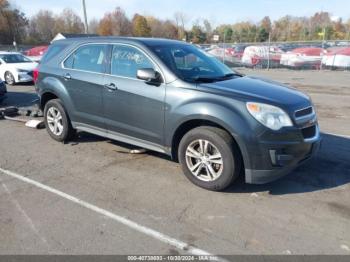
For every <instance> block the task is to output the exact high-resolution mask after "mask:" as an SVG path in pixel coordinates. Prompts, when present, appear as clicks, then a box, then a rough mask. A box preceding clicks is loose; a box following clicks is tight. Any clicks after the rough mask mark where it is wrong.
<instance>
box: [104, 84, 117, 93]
mask: <svg viewBox="0 0 350 262" xmlns="http://www.w3.org/2000/svg"><path fill="white" fill-rule="evenodd" d="M105 87H106V88H107V89H108V90H110V91H115V90H118V87H117V86H116V85H115V84H114V83H110V84H106V85H105Z"/></svg>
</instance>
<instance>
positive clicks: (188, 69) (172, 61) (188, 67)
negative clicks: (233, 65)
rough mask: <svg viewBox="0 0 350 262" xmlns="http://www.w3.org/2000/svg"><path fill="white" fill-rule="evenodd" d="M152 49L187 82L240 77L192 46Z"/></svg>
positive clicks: (152, 47) (153, 47)
mask: <svg viewBox="0 0 350 262" xmlns="http://www.w3.org/2000/svg"><path fill="white" fill-rule="evenodd" d="M150 48H151V49H152V51H153V52H154V53H155V54H156V55H157V56H158V57H159V58H160V59H161V60H162V61H163V62H164V63H165V64H166V66H167V67H168V68H169V69H170V70H171V71H172V72H173V73H174V74H175V75H176V76H177V77H179V78H180V79H182V80H185V81H190V82H215V81H223V80H227V79H229V78H232V77H234V76H239V74H237V73H235V72H233V71H232V70H231V69H230V68H228V67H227V66H226V65H224V64H223V63H221V62H220V61H219V60H217V59H216V58H215V57H213V56H211V55H209V54H207V53H205V52H204V51H202V50H200V49H199V48H197V47H195V46H192V45H169V46H168V45H167V46H151V47H150Z"/></svg>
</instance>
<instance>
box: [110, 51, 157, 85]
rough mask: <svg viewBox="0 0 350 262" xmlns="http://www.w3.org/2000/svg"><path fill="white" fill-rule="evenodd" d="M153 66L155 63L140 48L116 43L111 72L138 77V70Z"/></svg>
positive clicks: (116, 74)
mask: <svg viewBox="0 0 350 262" xmlns="http://www.w3.org/2000/svg"><path fill="white" fill-rule="evenodd" d="M141 68H153V69H154V65H153V63H152V62H151V61H150V60H149V59H148V57H147V56H146V55H145V54H144V53H142V52H141V51H140V50H138V49H136V48H134V47H131V46H124V45H114V47H113V52H112V59H111V74H112V75H115V76H123V77H130V78H136V74H137V70H138V69H141Z"/></svg>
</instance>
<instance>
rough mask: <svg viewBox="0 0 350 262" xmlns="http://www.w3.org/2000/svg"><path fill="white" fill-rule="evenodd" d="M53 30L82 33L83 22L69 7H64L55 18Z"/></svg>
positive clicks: (56, 31)
mask: <svg viewBox="0 0 350 262" xmlns="http://www.w3.org/2000/svg"><path fill="white" fill-rule="evenodd" d="M54 32H55V33H58V32H64V33H75V34H79V33H83V32H84V24H83V22H82V21H81V18H80V17H79V16H78V15H77V14H76V13H75V12H74V11H73V10H72V9H70V8H65V9H64V10H63V11H62V13H61V14H59V15H58V16H57V18H56V23H55V27H54Z"/></svg>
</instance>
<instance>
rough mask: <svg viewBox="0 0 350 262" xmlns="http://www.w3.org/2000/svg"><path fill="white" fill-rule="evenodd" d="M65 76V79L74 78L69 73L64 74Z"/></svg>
mask: <svg viewBox="0 0 350 262" xmlns="http://www.w3.org/2000/svg"><path fill="white" fill-rule="evenodd" d="M63 78H64V79H65V80H70V79H72V76H71V75H70V74H69V73H66V74H64V75H63Z"/></svg>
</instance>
